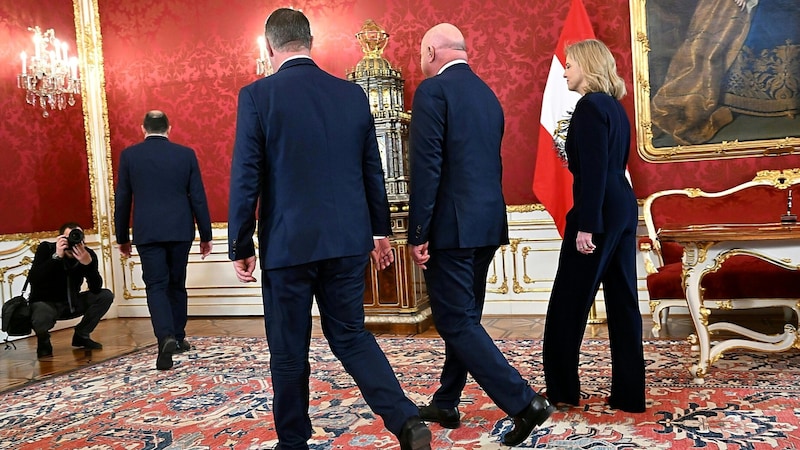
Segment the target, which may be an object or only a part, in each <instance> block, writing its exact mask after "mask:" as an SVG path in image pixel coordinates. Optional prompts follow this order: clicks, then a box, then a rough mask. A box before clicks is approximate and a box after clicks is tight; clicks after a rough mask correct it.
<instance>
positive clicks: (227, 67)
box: [0, 0, 800, 234]
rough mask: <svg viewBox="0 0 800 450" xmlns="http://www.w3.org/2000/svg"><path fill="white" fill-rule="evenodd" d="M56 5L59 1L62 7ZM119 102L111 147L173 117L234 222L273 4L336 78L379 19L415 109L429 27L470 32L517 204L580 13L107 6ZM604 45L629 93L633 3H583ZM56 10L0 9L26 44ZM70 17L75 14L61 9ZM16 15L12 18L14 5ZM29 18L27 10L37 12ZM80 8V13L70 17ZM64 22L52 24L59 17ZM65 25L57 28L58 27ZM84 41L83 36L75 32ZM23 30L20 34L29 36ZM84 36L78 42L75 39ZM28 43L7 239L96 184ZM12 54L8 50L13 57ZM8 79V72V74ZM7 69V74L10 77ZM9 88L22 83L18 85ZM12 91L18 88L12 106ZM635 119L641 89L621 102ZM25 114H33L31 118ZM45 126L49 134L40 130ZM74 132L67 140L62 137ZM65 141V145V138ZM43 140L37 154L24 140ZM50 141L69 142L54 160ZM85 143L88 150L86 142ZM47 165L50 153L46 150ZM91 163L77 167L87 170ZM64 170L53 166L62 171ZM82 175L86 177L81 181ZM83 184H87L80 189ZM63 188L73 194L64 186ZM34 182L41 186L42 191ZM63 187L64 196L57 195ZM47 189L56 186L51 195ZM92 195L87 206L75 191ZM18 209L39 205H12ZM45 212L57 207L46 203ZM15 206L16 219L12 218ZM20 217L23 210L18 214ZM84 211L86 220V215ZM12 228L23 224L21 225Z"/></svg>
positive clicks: (479, 0) (693, 176)
mask: <svg viewBox="0 0 800 450" xmlns="http://www.w3.org/2000/svg"><path fill="white" fill-rule="evenodd" d="M56 3H57V4H58V6H55V5H56ZM98 3H99V15H100V23H101V30H102V36H103V53H104V63H105V76H106V93H107V100H108V114H109V126H110V130H109V131H110V136H111V152H112V154H113V161H114V163H116V161H117V160H118V157H119V153H120V152H121V151H122V150H123V149H124V148H125V147H126V146H128V145H131V144H133V143H136V142H138V141H140V140H141V139H142V135H141V131H140V128H139V125H140V124H141V120H142V117H143V116H144V113H145V112H146V111H147V110H149V109H155V108H158V109H162V110H164V111H166V112H167V114H168V115H169V117H170V119H171V122H172V125H173V130H172V135H171V136H170V137H171V139H172V140H174V141H176V142H179V143H181V144H184V145H188V146H191V147H193V148H194V149H195V150H196V152H197V155H198V158H199V160H200V165H201V169H202V171H203V177H204V181H205V184H206V190H207V192H208V196H209V203H210V205H211V214H212V220H213V221H215V222H225V221H226V220H227V197H228V185H229V168H230V157H231V151H232V145H233V136H234V125H235V120H236V117H235V116H236V97H237V94H238V90H239V89H240V88H241V87H242V86H244V85H246V84H248V83H250V82H252V81H254V80H255V79H256V75H255V58H256V56H257V54H258V48H257V44H256V38H257V36H259V35H260V34H262V33H263V23H264V20H265V19H266V16H267V15H268V14H269V12H271V11H272V10H273V9H275V8H277V7H283V6H290V5H291V6H293V7H295V8H299V9H302V10H303V11H304V12H305V13H306V15H307V16H308V17H309V19H310V21H311V25H312V32H313V34H314V48H313V51H312V56H313V57H314V59H315V60H316V61H317V63H318V64H319V65H320V66H321V67H322V68H324V69H325V70H327V71H329V72H331V73H332V74H334V75H337V76H340V77H344V76H345V73H346V72H347V70H348V69H350V68H351V67H353V66H354V65H355V64H356V63H357V62H358V61H359V59H360V58H361V50H360V47H359V45H358V42H357V41H356V40H355V37H354V35H355V33H356V32H357V31H358V30H359V29H360V27H361V25H362V24H363V22H364V20H366V19H373V20H375V21H376V22H377V23H378V24H379V25H380V26H382V27H384V29H386V30H387V31H388V32H389V34H390V35H391V37H390V39H389V44H388V47H387V50H386V55H385V56H386V57H387V59H388V60H389V61H391V62H392V64H393V65H395V66H396V67H397V68H399V69H401V70H402V72H403V74H404V77H405V80H406V95H405V98H406V107H407V108H410V106H411V100H412V98H413V92H414V89H415V88H416V86H417V85H418V84H419V82H420V81H421V80H422V73H421V72H420V68H419V42H420V39H421V37H422V35H423V33H424V32H425V31H426V30H427V29H428V28H429V27H431V26H433V25H435V24H437V23H439V22H451V23H454V24H456V25H457V26H459V28H461V30H462V31H463V32H464V35H465V36H466V38H467V45H468V47H469V54H470V65H471V66H472V67H473V69H474V70H475V71H476V72H477V73H478V74H479V75H481V76H482V77H483V78H484V79H485V80H486V81H487V83H488V84H489V85H490V86H491V87H492V88H493V89H494V90H495V92H496V93H497V95H498V97H499V98H500V101H501V102H502V104H503V107H504V109H505V113H506V134H505V140H504V146H503V158H504V190H505V194H506V201H507V202H508V203H509V204H512V205H520V204H530V203H536V198H535V197H534V195H533V193H532V192H531V182H532V176H533V166H534V163H535V159H536V158H535V154H536V148H535V145H536V144H535V142H536V133H537V132H538V131H537V130H538V128H537V127H538V121H539V114H540V107H541V105H540V104H541V98H542V91H543V89H544V83H545V77H546V74H547V71H548V70H549V66H550V59H551V57H552V54H553V50H554V46H555V44H556V41H557V39H558V35H559V33H560V30H561V28H562V26H563V23H564V19H565V17H566V14H567V9H568V7H569V1H568V0H538V1H535V2H532V1H529V0H506V1H502V2H486V1H485V0H387V1H375V0H298V1H294V2H290V3H282V2H278V1H275V0H228V1H225V2H220V1H216V0H173V1H169V2H149V1H143V0H126V1H125V2H120V1H114V0H98ZM584 4H585V6H586V9H587V11H588V13H589V15H590V17H591V18H592V24H593V26H594V31H595V34H596V35H597V37H598V38H599V39H601V40H603V41H605V42H606V43H607V44H608V45H609V47H610V48H611V49H612V51H613V52H614V53H615V55H616V57H617V59H618V66H619V70H620V72H621V73H622V75H623V77H624V78H625V79H626V81H627V83H628V88H629V91H632V84H631V80H632V62H631V45H630V42H631V41H630V39H631V38H630V14H629V7H628V0H610V1H608V0H584ZM40 9H45V10H48V11H50V12H52V13H53V14H56V12H57V13H58V14H57V15H59V16H60V17H61V19H60V20H61V22H57V23H59V25H58V27H59V34H61V33H62V31H61V30H60V27H61V26H62V25H60V24H61V23H64V27H65V29H64V33H67V28H68V27H67V25H70V24H71V20H72V18H71V16H70V17H67V14H71V2H69V1H66V0H60V1H59V2H50V1H47V0H30V1H29V2H25V5H24V6H19V3H15V5H14V7H13V8H12V7H11V6H9V5H6V4H5V2H4V3H2V4H0V13H2V14H1V15H0V38H5V42H11V43H17V42H22V41H24V40H25V39H28V36H27V35H26V34H25V28H26V27H27V25H28V22H31V21H34V22H36V23H40V21H38V20H34V19H35V17H33V16H34V14H33V11H38V10H40ZM61 9H63V10H64V11H61ZM6 10H8V11H6ZM26 10H27V11H29V12H26ZM68 10H69V11H68ZM51 23H55V22H51ZM54 26H55V25H54ZM73 33H74V32H73ZM20 35H22V36H21V37H20ZM72 38H73V39H74V34H73V36H72ZM21 45H22V44H13V45H11V46H10V47H11V48H10V49H9V48H7V47H9V46H4V48H3V49H2V50H0V62H3V63H4V64H3V67H2V68H1V69H0V75H2V80H0V89H3V94H4V95H3V96H2V98H0V103H2V104H3V111H15V112H16V111H20V114H19V115H18V114H7V116H10V117H11V120H7V121H5V123H3V124H0V139H2V142H6V143H13V146H12V148H14V149H16V150H15V151H13V152H10V153H11V154H8V153H9V152H3V153H2V155H1V156H0V158H2V159H0V161H2V163H3V166H2V167H4V168H9V167H14V168H17V167H19V170H18V171H16V172H14V173H10V174H9V173H8V172H10V171H9V170H8V169H7V170H6V173H7V176H6V177H4V179H3V180H2V181H0V183H2V185H1V186H0V187H2V188H3V189H2V192H0V206H2V210H0V214H2V217H0V218H2V219H3V220H0V234H3V233H10V232H17V231H39V230H48V229H54V227H57V224H55V225H54V223H56V222H59V221H60V220H61V218H62V217H64V216H66V215H70V214H69V213H71V212H72V210H71V209H66V208H76V207H78V206H79V207H80V209H79V211H81V212H82V213H83V216H82V217H91V214H90V212H91V205H89V204H88V188H87V187H86V183H87V182H88V180H87V179H86V177H85V173H86V169H85V167H86V157H85V154H84V155H81V154H80V152H79V151H76V152H75V153H73V152H72V150H69V151H65V150H64V148H66V147H69V148H70V149H71V148H72V146H74V145H75V141H76V140H77V141H81V140H82V136H77V137H76V136H73V135H74V134H79V133H80V130H82V127H80V128H78V127H77V126H75V125H73V126H72V128H70V125H68V124H72V123H73V122H71V121H72V120H75V121H78V120H79V117H77V116H79V113H78V112H76V111H74V110H73V111H70V112H68V113H67V114H63V115H62V116H60V117H59V120H63V121H70V122H59V121H57V120H53V118H51V119H49V122H45V124H46V125H47V127H48V130H47V132H46V133H44V134H45V135H46V136H47V137H45V138H42V137H34V136H41V135H42V134H43V133H42V131H41V128H37V127H41V126H42V125H41V123H42V121H41V120H39V119H38V118H37V117H36V113H35V111H28V110H27V109H25V110H24V111H27V112H24V113H23V109H20V108H19V103H20V101H21V93H19V92H16V90H15V88H14V87H13V86H11V84H13V83H14V81H13V80H14V79H13V75H14V72H15V70H16V68H17V67H18V65H19V63H18V60H19V50H18V49H17V48H18V47H19V46H21ZM9 52H10V53H9ZM6 72H8V73H6ZM3 74H5V75H3ZM9 80H11V82H9ZM8 92H10V93H11V94H20V98H19V99H18V101H13V100H12V99H10V97H13V95H9V94H8ZM624 103H625V105H626V107H627V108H628V111H629V115H630V118H631V121H632V122H633V120H634V107H633V104H634V102H633V95H632V94H631V95H628V96H627V97H626V98H625V99H624ZM21 114H26V116H25V117H24V118H23V117H21ZM37 130H38V131H37ZM69 133H72V135H70V142H69V143H66V142H65V141H64V139H63V136H64V134H69ZM56 137H57V139H56ZM29 143H31V144H36V145H38V146H39V147H34V146H33V145H31V146H30V147H29V146H28V145H25V144H29ZM42 146H45V147H48V148H56V147H57V148H58V149H59V152H57V153H56V154H57V156H55V157H56V160H55V161H54V162H53V163H51V160H50V159H48V160H47V161H48V165H47V166H44V164H41V163H39V161H44V159H43V158H44V155H49V154H50V151H49V150H48V151H43V150H42V148H41V147H42ZM80 147H81V148H83V145H82V141H81V145H80ZM631 152H632V153H631V162H630V171H631V175H632V179H633V183H634V187H635V190H636V193H637V196H638V197H639V198H644V197H645V196H647V195H648V194H650V193H652V192H655V191H657V190H661V189H666V188H670V187H676V186H680V187H683V186H697V187H701V188H704V189H706V190H717V189H722V188H725V187H728V186H731V185H734V184H738V183H740V182H742V181H745V180H747V179H750V178H752V175H753V173H754V171H755V170H758V169H762V168H787V167H797V166H800V157H799V156H782V157H775V158H742V159H727V160H719V161H705V162H682V163H670V164H663V163H660V164H653V163H647V162H644V161H642V160H641V159H640V158H639V156H638V154H637V153H636V150H635V145H632V147H631ZM48 158H49V156H48ZM78 165H80V166H78ZM52 166H56V167H52ZM76 174H79V175H80V176H77V175H76ZM78 181H80V182H81V183H82V184H80V186H75V184H76V183H77V182H78ZM65 184H66V185H67V189H64V187H65ZM30 185H36V186H37V190H34V189H31V188H30ZM52 186H58V189H52ZM41 189H48V191H47V194H44V193H42V192H40V191H41ZM76 191H77V192H81V193H85V195H84V198H83V202H82V203H80V204H79V203H76V202H75V201H74V200H73V199H72V197H69V199H67V198H65V196H66V195H69V194H70V193H74V192H76ZM17 202H20V203H21V204H23V205H25V208H26V209H27V208H29V209H30V211H24V212H22V211H20V210H19V209H14V210H12V209H9V208H10V207H11V205H16V204H17ZM45 206H46V207H45ZM12 211H13V214H12ZM20 216H24V217H23V218H20ZM82 217H79V219H80V220H84V219H83V218H82ZM12 222H13V225H11V223H12Z"/></svg>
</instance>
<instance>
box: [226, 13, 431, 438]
mask: <svg viewBox="0 0 800 450" xmlns="http://www.w3.org/2000/svg"><path fill="white" fill-rule="evenodd" d="M265 35H266V38H267V39H266V41H267V52H268V54H269V58H270V62H271V63H272V67H276V68H277V71H276V72H275V73H274V74H272V75H270V76H268V77H266V78H263V79H261V80H258V81H256V82H254V83H252V84H250V85H248V86H245V87H244V88H242V90H241V91H240V92H239V106H238V113H237V118H236V143H235V145H234V149H233V162H232V163H231V189H230V204H229V208H230V212H229V214H228V229H229V233H228V236H229V237H228V239H229V249H230V250H229V252H230V254H229V256H230V259H231V260H232V261H233V267H234V270H235V271H236V276H237V277H238V278H239V280H240V281H241V282H244V283H247V282H254V281H256V278H255V276H254V275H255V271H256V256H255V246H254V243H253V232H254V231H255V229H256V214H255V212H256V204H258V203H259V202H260V210H259V213H258V229H259V231H258V243H259V247H258V250H259V257H260V259H261V288H262V294H263V300H264V321H265V324H266V333H267V341H268V343H269V352H270V369H271V373H272V385H273V392H274V399H273V408H272V409H273V416H274V418H275V429H276V431H277V433H278V440H279V444H278V447H277V448H279V449H280V450H298V449H300V450H305V449H308V440H309V439H310V438H311V436H312V431H313V430H312V426H311V419H310V418H309V415H308V408H309V391H308V389H309V377H310V373H311V367H310V365H309V362H308V352H309V343H310V340H311V307H312V299H313V298H316V300H317V306H318V307H319V312H320V320H321V323H322V332H323V333H324V334H325V337H326V339H327V340H328V344H329V345H330V347H331V351H332V352H333V354H334V355H336V357H337V358H339V360H340V361H341V362H342V365H343V366H344V368H345V370H346V371H347V373H349V374H350V375H351V376H352V377H353V379H354V380H355V382H356V384H357V385H358V387H359V389H360V390H361V393H362V395H363V396H364V400H366V402H367V404H368V405H369V406H370V408H372V410H373V411H375V413H377V414H378V415H379V416H381V418H383V423H384V425H385V426H386V428H387V429H388V430H389V431H391V432H392V433H393V434H394V435H395V436H397V438H398V440H399V441H400V448H401V450H427V449H430V441H431V432H430V431H429V430H428V428H427V427H426V426H425V424H423V423H422V421H421V420H420V418H419V416H418V411H417V407H416V406H415V405H414V403H413V402H411V401H410V400H409V399H408V398H406V396H405V395H404V393H403V390H402V388H401V387H400V383H398V381H397V378H396V377H395V375H394V372H393V371H392V368H391V367H390V366H389V362H388V361H387V359H386V356H385V355H384V354H383V352H382V351H381V349H380V347H379V346H378V344H377V342H376V341H375V337H374V336H373V335H372V334H371V333H370V332H369V331H367V330H366V328H365V327H364V288H365V281H364V278H365V277H364V274H365V270H366V267H367V263H368V261H369V255H370V254H372V257H373V261H374V263H375V266H376V267H377V268H378V269H384V268H386V267H387V266H388V265H389V264H391V263H392V262H393V260H394V256H393V253H392V249H391V245H390V244H389V240H388V238H386V237H385V236H388V235H389V234H390V233H391V231H392V230H391V225H390V220H389V202H388V200H387V198H386V188H385V186H384V179H383V170H382V167H381V160H380V154H379V152H378V142H377V138H376V136H375V123H374V120H373V117H372V114H371V113H370V109H369V103H368V101H367V97H366V95H364V91H363V90H362V89H361V88H360V87H359V86H358V85H357V84H355V83H350V82H347V81H345V80H342V79H340V78H336V77H334V76H331V75H330V74H328V73H326V72H324V71H323V70H321V69H320V68H319V67H317V65H316V64H315V63H314V61H313V60H312V59H311V56H310V55H311V42H312V37H311V27H310V24H309V23H308V19H307V18H306V17H305V15H303V13H302V12H300V11H297V10H293V9H289V8H281V9H278V10H276V11H274V12H273V13H272V14H271V15H270V16H269V18H268V19H267V22H266V24H265ZM380 236H383V238H380Z"/></svg>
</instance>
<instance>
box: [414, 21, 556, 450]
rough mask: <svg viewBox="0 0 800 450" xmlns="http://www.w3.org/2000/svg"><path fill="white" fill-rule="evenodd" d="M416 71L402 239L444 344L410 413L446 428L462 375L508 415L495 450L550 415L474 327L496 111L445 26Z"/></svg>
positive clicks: (502, 212) (495, 175)
mask: <svg viewBox="0 0 800 450" xmlns="http://www.w3.org/2000/svg"><path fill="white" fill-rule="evenodd" d="M420 50H421V64H422V71H423V73H424V74H425V76H426V77H427V79H426V80H424V81H423V82H422V83H420V85H419V87H417V90H416V92H415V93H414V103H413V108H412V113H411V130H410V149H411V159H410V160H411V200H410V206H409V218H408V220H409V236H408V242H409V244H411V255H412V257H413V258H414V262H415V263H416V264H417V265H418V266H420V267H422V268H423V269H425V271H424V274H425V282H426V284H427V288H428V294H429V296H430V300H431V312H432V313H433V321H434V323H435V324H436V329H437V330H438V332H439V334H440V335H441V336H442V339H444V342H445V361H444V367H443V368H442V374H441V377H440V382H441V386H440V387H439V389H438V390H437V391H436V393H434V395H433V399H432V400H431V403H430V404H429V405H426V406H424V407H422V408H421V409H420V416H421V417H422V418H423V419H424V420H426V421H429V422H437V423H439V424H441V425H442V426H444V427H446V428H457V427H458V426H459V425H460V423H461V418H460V416H459V412H458V404H459V402H460V399H461V391H462V390H463V389H464V385H465V383H466V379H467V373H469V374H471V375H472V377H473V378H474V379H475V381H477V382H478V384H479V385H480V386H481V387H482V388H483V389H484V390H485V391H486V393H487V394H488V395H489V396H490V397H491V398H492V400H493V401H494V402H495V403H496V404H497V406H499V407H500V408H501V409H502V410H503V411H505V412H506V413H507V414H508V415H509V416H511V417H512V418H513V423H514V426H513V428H512V429H510V430H508V432H507V433H505V435H504V436H503V439H502V442H503V444H505V445H510V446H513V445H517V444H519V443H521V442H522V441H524V440H525V439H527V438H528V436H529V435H530V434H531V432H532V431H533V429H534V428H535V427H537V426H539V425H541V424H542V423H543V422H544V421H545V420H547V418H548V417H549V416H550V414H551V413H552V412H553V409H554V408H552V407H551V405H550V404H549V403H548V402H547V400H546V399H545V398H543V397H542V396H540V395H537V394H536V393H535V392H534V391H533V389H532V388H531V386H530V385H528V382H527V381H526V380H525V379H523V378H522V376H520V374H519V372H518V371H517V370H516V369H515V368H514V367H512V366H511V365H510V364H509V363H508V361H507V360H506V358H505V357H504V356H503V354H502V353H501V352H500V350H499V349H498V348H497V346H496V345H495V343H494V341H493V340H492V338H491V337H490V336H489V334H488V333H487V332H486V330H485V329H484V328H483V326H482V325H481V314H482V313H483V302H484V297H485V296H486V276H487V273H488V270H489V265H490V264H491V262H492V259H493V258H494V254H495V252H496V251H497V249H498V247H499V246H500V245H502V244H507V243H508V223H507V219H506V204H505V200H504V199H503V188H502V171H503V170H502V163H501V158H500V144H501V142H502V139H503V129H504V117H503V108H502V106H501V105H500V102H499V101H498V99H497V97H496V96H495V94H494V92H492V90H491V89H490V88H489V86H487V85H486V83H484V82H483V80H481V79H480V78H479V77H478V76H477V75H476V74H475V73H474V72H473V71H472V69H470V66H469V65H468V64H467V48H466V43H465V42H464V36H463V35H462V34H461V32H460V31H459V30H458V28H456V27H455V26H453V25H451V24H447V23H443V24H439V25H437V26H435V27H433V28H431V29H430V30H429V31H428V32H427V33H425V36H424V37H423V38H422V45H421V49H420Z"/></svg>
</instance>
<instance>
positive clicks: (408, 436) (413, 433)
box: [398, 416, 432, 450]
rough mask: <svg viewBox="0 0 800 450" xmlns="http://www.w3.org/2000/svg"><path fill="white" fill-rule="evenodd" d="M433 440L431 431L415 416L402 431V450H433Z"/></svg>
mask: <svg viewBox="0 0 800 450" xmlns="http://www.w3.org/2000/svg"><path fill="white" fill-rule="evenodd" d="M431 438H432V436H431V430H429V429H428V427H426V426H425V424H424V423H422V419H420V418H419V416H413V417H411V418H409V419H408V420H406V423H404V424H403V428H401V429H400V436H399V437H398V440H399V441H400V450H431Z"/></svg>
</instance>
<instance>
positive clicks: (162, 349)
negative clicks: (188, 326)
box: [156, 336, 178, 370]
mask: <svg viewBox="0 0 800 450" xmlns="http://www.w3.org/2000/svg"><path fill="white" fill-rule="evenodd" d="M177 349H178V342H177V341H176V340H175V338H174V337H172V336H167V337H165V338H164V339H162V340H161V342H159V343H158V358H156V369H158V370H167V369H171V368H172V354H173V353H175V350H177Z"/></svg>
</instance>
